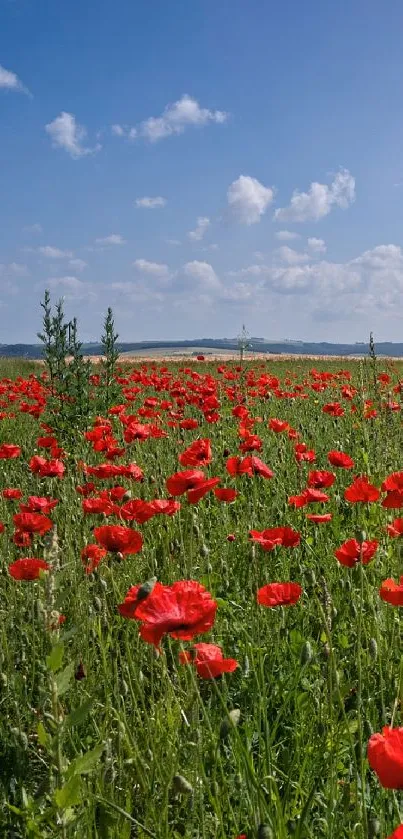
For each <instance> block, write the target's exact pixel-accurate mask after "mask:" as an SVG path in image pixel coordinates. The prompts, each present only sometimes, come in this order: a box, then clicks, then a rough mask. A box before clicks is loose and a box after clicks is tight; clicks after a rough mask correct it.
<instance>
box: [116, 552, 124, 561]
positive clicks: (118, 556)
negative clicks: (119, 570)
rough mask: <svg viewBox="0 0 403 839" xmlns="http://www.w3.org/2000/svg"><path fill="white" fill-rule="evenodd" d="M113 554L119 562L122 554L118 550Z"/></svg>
mask: <svg viewBox="0 0 403 839" xmlns="http://www.w3.org/2000/svg"><path fill="white" fill-rule="evenodd" d="M115 556H116V559H118V560H119V562H122V559H123V554H122V553H121V552H120V551H118V552H117V554H115Z"/></svg>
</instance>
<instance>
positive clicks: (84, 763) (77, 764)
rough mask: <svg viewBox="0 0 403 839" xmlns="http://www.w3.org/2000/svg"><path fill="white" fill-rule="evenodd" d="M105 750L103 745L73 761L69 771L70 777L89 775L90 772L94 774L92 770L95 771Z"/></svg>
mask: <svg viewBox="0 0 403 839" xmlns="http://www.w3.org/2000/svg"><path fill="white" fill-rule="evenodd" d="M103 750H104V747H103V745H102V744H101V745H99V746H95V749H91V750H90V751H89V752H86V753H85V754H84V755H81V757H77V758H76V759H75V760H73V761H72V763H70V766H69V768H68V770H67V774H68V775H69V777H72V776H75V775H87V774H88V773H89V772H92V770H93V769H95V767H96V765H97V763H98V761H99V759H100V757H101V755H102V752H103Z"/></svg>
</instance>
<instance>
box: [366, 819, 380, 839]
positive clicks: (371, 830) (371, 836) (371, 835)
mask: <svg viewBox="0 0 403 839" xmlns="http://www.w3.org/2000/svg"><path fill="white" fill-rule="evenodd" d="M380 833H381V823H380V821H379V819H377V818H372V819H369V821H368V839H375V837H376V836H379V835H380Z"/></svg>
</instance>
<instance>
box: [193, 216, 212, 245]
mask: <svg viewBox="0 0 403 839" xmlns="http://www.w3.org/2000/svg"><path fill="white" fill-rule="evenodd" d="M210 223H211V222H210V219H209V218H207V216H199V218H198V219H197V224H196V228H195V230H190V232H189V233H188V239H191V240H192V241H193V242H201V240H202V239H203V238H204V236H205V234H206V233H207V230H208V229H209V227H210Z"/></svg>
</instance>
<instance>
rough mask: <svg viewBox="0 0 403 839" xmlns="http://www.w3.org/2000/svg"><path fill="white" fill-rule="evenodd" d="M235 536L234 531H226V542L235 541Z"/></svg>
mask: <svg viewBox="0 0 403 839" xmlns="http://www.w3.org/2000/svg"><path fill="white" fill-rule="evenodd" d="M235 539H236V536H235V533H228V536H227V542H235Z"/></svg>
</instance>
